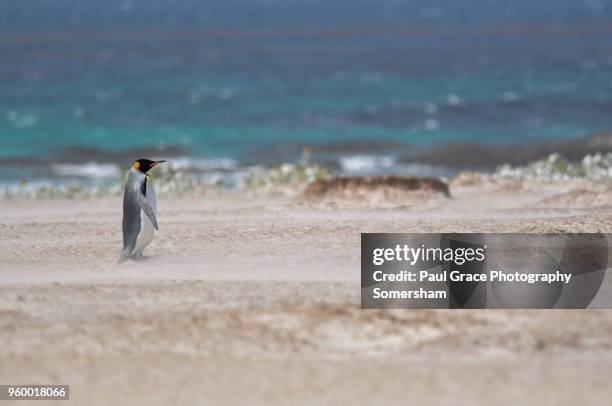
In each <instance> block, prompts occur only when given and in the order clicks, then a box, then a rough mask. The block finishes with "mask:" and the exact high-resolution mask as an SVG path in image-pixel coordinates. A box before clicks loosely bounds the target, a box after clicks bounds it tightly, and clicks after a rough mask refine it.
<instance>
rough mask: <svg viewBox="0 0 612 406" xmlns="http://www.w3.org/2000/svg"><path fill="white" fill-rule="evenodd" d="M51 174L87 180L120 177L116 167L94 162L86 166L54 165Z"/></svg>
mask: <svg viewBox="0 0 612 406" xmlns="http://www.w3.org/2000/svg"><path fill="white" fill-rule="evenodd" d="M51 172H52V173H53V174H55V175H58V176H65V177H77V178H89V179H113V178H119V177H120V176H121V172H120V171H119V167H118V166H117V165H113V164H99V163H95V162H88V163H86V164H54V165H52V166H51Z"/></svg>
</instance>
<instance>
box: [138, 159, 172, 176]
mask: <svg viewBox="0 0 612 406" xmlns="http://www.w3.org/2000/svg"><path fill="white" fill-rule="evenodd" d="M163 162H166V161H151V160H150V159H137V160H135V161H134V163H133V164H132V168H134V169H137V170H139V171H140V172H142V173H144V174H146V173H147V172H149V171H150V170H151V169H152V168H155V167H156V166H157V165H159V164H161V163H163Z"/></svg>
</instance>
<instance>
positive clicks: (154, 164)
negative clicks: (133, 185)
mask: <svg viewBox="0 0 612 406" xmlns="http://www.w3.org/2000/svg"><path fill="white" fill-rule="evenodd" d="M164 162H166V161H155V162H153V163H152V164H151V168H155V167H156V166H157V165H159V164H163V163H164Z"/></svg>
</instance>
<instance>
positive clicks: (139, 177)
mask: <svg viewBox="0 0 612 406" xmlns="http://www.w3.org/2000/svg"><path fill="white" fill-rule="evenodd" d="M128 183H130V186H131V187H133V188H135V189H141V188H143V187H146V184H147V175H145V174H144V173H142V172H140V171H139V170H138V169H135V168H130V175H129V176H128ZM143 185H145V186H143Z"/></svg>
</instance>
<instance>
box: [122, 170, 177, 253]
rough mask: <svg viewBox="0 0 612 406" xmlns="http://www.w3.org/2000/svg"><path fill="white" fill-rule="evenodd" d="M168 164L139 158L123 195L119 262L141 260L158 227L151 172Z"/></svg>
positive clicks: (130, 173) (129, 176) (131, 171)
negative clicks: (121, 240)
mask: <svg viewBox="0 0 612 406" xmlns="http://www.w3.org/2000/svg"><path fill="white" fill-rule="evenodd" d="M162 162H166V161H151V160H149V159H138V160H136V161H134V163H133V164H132V167H131V168H130V171H129V174H128V179H127V183H126V185H125V192H124V194H123V251H121V257H120V258H119V262H120V263H121V262H125V261H126V260H127V259H128V258H139V257H142V252H143V250H144V249H145V248H146V247H147V246H148V245H149V244H150V243H151V241H152V240H153V234H154V233H155V230H157V229H158V227H157V219H156V218H155V215H156V214H157V198H156V196H155V187H154V186H153V180H152V179H151V176H150V175H149V174H148V172H149V170H151V169H152V168H154V167H156V166H157V165H159V164H161V163H162Z"/></svg>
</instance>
